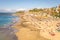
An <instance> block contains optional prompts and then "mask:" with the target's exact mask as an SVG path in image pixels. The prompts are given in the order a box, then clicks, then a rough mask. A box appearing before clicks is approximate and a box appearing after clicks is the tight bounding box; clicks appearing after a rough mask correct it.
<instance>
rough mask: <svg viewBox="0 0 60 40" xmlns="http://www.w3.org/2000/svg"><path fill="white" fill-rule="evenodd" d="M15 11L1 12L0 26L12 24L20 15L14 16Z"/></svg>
mask: <svg viewBox="0 0 60 40" xmlns="http://www.w3.org/2000/svg"><path fill="white" fill-rule="evenodd" d="M13 14H15V13H9V12H5V13H4V12H1V13H0V27H5V26H9V25H11V24H12V23H13V22H14V21H17V19H18V17H17V16H14V15H13Z"/></svg>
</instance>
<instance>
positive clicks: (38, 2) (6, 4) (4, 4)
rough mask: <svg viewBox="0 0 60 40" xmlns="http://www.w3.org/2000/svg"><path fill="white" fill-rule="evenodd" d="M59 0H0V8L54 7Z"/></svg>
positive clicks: (59, 2)
mask: <svg viewBox="0 0 60 40" xmlns="http://www.w3.org/2000/svg"><path fill="white" fill-rule="evenodd" d="M59 4H60V0H0V9H20V8H21V9H24V8H25V9H30V8H46V7H54V6H57V5H59Z"/></svg>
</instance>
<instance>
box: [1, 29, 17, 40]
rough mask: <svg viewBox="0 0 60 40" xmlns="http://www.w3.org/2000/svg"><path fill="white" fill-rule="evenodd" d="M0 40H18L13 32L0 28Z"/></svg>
mask: <svg viewBox="0 0 60 40" xmlns="http://www.w3.org/2000/svg"><path fill="white" fill-rule="evenodd" d="M0 40H18V38H17V36H16V35H15V34H14V33H13V30H10V29H9V28H0Z"/></svg>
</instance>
